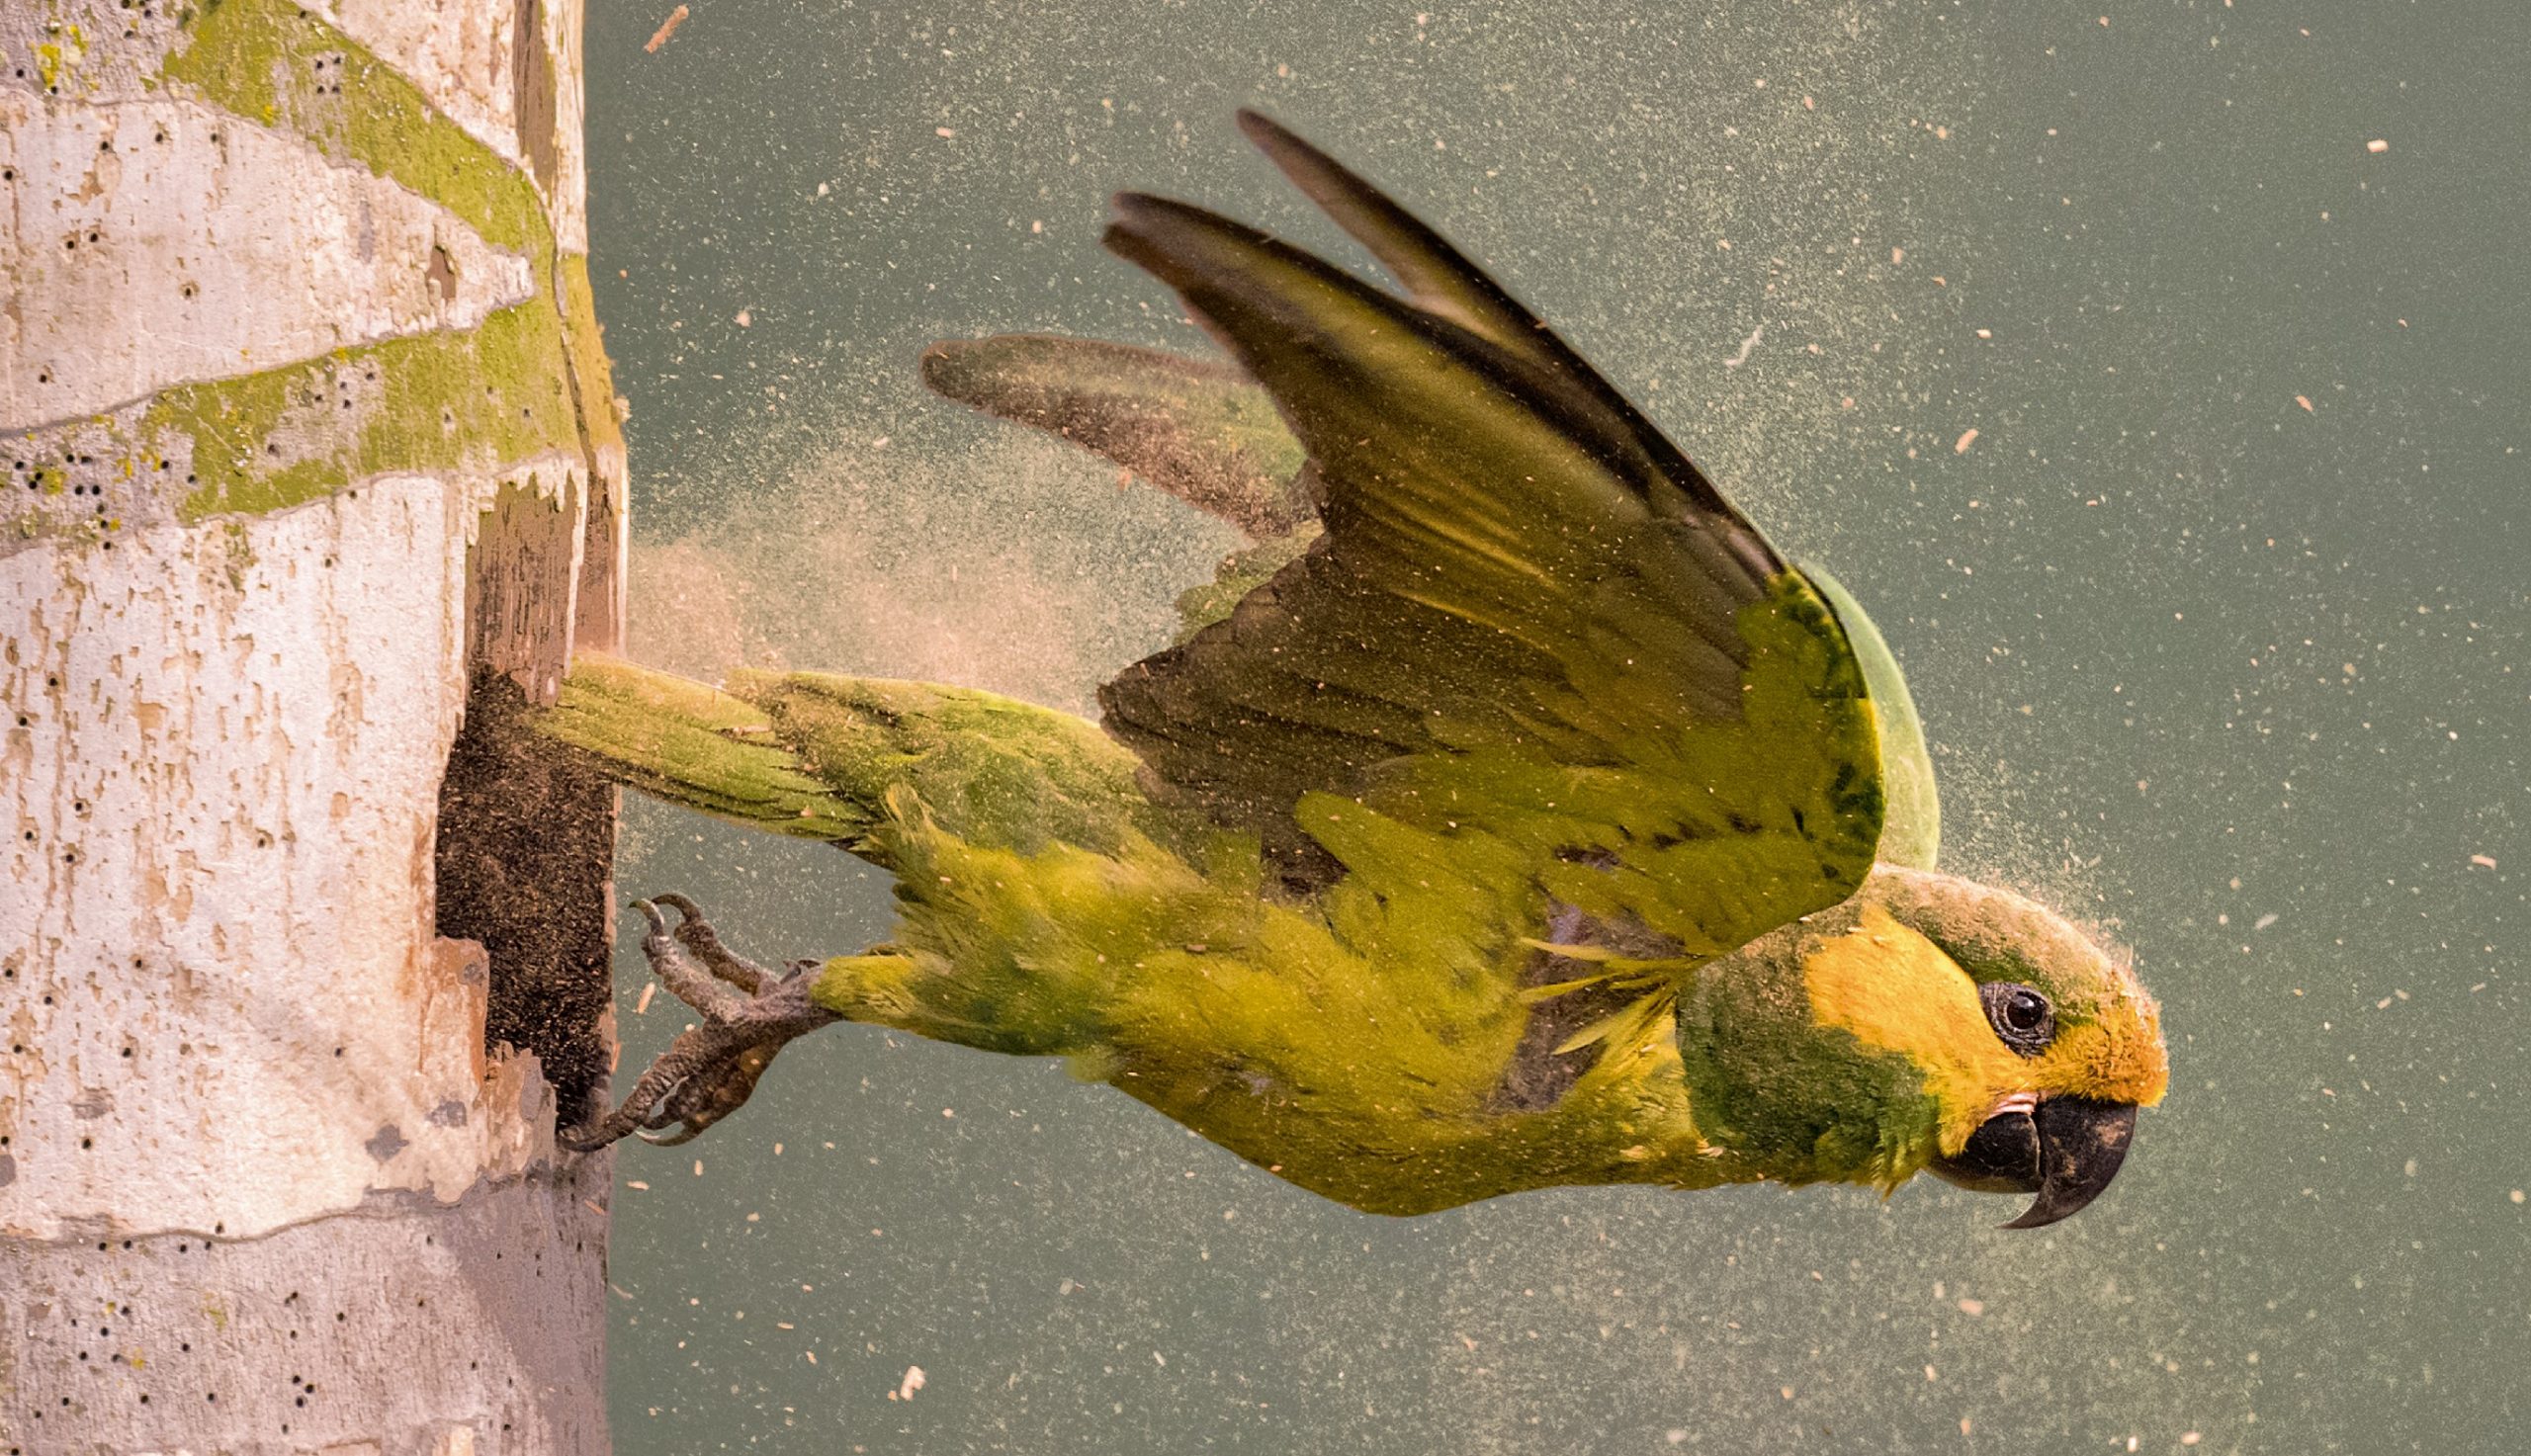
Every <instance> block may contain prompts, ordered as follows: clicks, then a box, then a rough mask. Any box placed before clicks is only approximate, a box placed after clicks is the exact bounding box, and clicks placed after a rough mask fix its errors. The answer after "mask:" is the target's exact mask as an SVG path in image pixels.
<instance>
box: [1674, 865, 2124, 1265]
mask: <svg viewBox="0 0 2531 1456" xmlns="http://www.w3.org/2000/svg"><path fill="white" fill-rule="evenodd" d="M1679 1030H1680V1051H1681V1055H1682V1062H1683V1064H1684V1067H1685V1070H1686V1071H1687V1074H1688V1079H1689V1082H1690V1088H1691V1093H1692V1098H1693V1104H1694V1106H1695V1109H1696V1118H1697V1122H1698V1125H1699V1128H1700V1130H1701V1132H1702V1133H1703V1134H1704V1136H1706V1137H1707V1138H1708V1139H1709V1140H1710V1141H1713V1142H1715V1143H1716V1144H1718V1145H1720V1146H1722V1147H1724V1148H1727V1149H1730V1150H1731V1151H1734V1152H1737V1153H1739V1154H1741V1155H1742V1156H1749V1157H1752V1158H1753V1159H1755V1160H1757V1161H1758V1162H1759V1164H1760V1166H1761V1167H1762V1168H1764V1169H1765V1170H1766V1171H1767V1172H1768V1173H1769V1175H1771V1176H1777V1177H1782V1178H1785V1179H1787V1180H1788V1181H1793V1182H1804V1181H1812V1180H1818V1179H1832V1178H1833V1179H1842V1180H1849V1181H1856V1182H1869V1183H1875V1184H1877V1185H1879V1186H1881V1187H1882V1188H1884V1189H1886V1188H1894V1187H1896V1186H1897V1185H1898V1184H1899V1183H1900V1182H1903V1181H1904V1180H1906V1179H1907V1178H1908V1177H1910V1176H1912V1175H1914V1174H1915V1173H1917V1172H1919V1171H1923V1170H1931V1171H1932V1172H1934V1173H1935V1174H1936V1175H1937V1176H1940V1177H1943V1178H1946V1179H1948V1180H1950V1181H1951V1182H1954V1183H1958V1184H1960V1185H1961V1186H1963V1187H1967V1188H1975V1189H1980V1190H1984V1191H1992V1192H2015V1193H2033V1194H2037V1195H2038V1201H2037V1202H2035V1203H2034V1204H2032V1206H2031V1207H2030V1209H2029V1211H2028V1212H2026V1213H2024V1214H2023V1215H2022V1216H2021V1217H2020V1218H2018V1219H2015V1220H2013V1222H2012V1223H2011V1224H2009V1225H2007V1226H2006V1227H2009V1228H2017V1229H2029V1228H2037V1227H2039V1226H2041V1225H2044V1224H2052V1223H2054V1222H2056V1221H2057V1220H2058V1219H2062V1218H2064V1217H2066V1216H2067V1215H2069V1214H2072V1213H2073V1212H2075V1211H2076V1210H2078V1209H2080V1208H2082V1207H2083V1206H2084V1205H2085V1204H2088V1203H2090V1202H2091V1201H2092V1200H2093V1199H2094V1198H2096V1197H2098V1196H2099V1195H2100V1192H2101V1190H2102V1189H2104V1188H2106V1187H2108V1186H2109V1181H2110V1179H2111V1177H2113V1176H2114V1175H2115V1174H2116V1173H2117V1171H2118V1168H2119V1164H2120V1163H2121V1162H2123V1161H2124V1160H2125V1158H2126V1156H2127V1146H2128V1142H2129V1140H2130V1138H2131V1137H2132V1136H2133V1135H2134V1133H2135V1129H2136V1112H2137V1109H2138V1108H2139V1107H2149V1106H2151V1105H2153V1104H2154V1103H2156V1102H2159V1101H2160V1100H2161V1097H2162V1092H2163V1090H2164V1088H2165V1087H2166V1086H2167V1085H2168V1083H2169V1080H2170V1065H2169V1058H2168V1054H2167V1053H2166V1052H2165V1051H2164V1049H2163V1045H2162V1033H2161V1010H2160V1007H2159V1006H2158V1005H2157V1004H2156V1003H2155V1002H2154V1000H2153V998H2152V996H2151V995H2150V994H2149V993H2147V992H2146V991H2145V989H2144V987H2143V986H2142V985H2140V984H2139V983H2138V981H2137V979H2136V975H2135V972H2134V971H2133V970H2132V969H2131V968H2130V967H2129V966H2128V965H2127V963H2126V961H2125V959H2124V957H2123V956H2121V955H2117V954H2113V953H2112V952H2111V951H2109V950H2106V949H2104V948H2103V947H2102V946H2101V945H2099V944H2098V943H2097V942H2095V941H2094V940H2093V939H2092V938H2091V937H2089V936H2087V935H2085V934H2084V933H2083V932H2082V931H2081V930H2079V929H2077V928H2076V927H2075V926H2073V925H2072V924H2071V923H2069V922H2067V921H2066V920H2065V919H2064V918H2063V917H2061V916H2059V915H2057V914H2055V913H2054V912H2052V911H2051V910H2049V909H2048V908H2046V907H2045V906H2043V905H2040V904H2038V903H2035V902H2034V901H2032V900H2029V899H2024V898H2023V897H2021V896H2018V895H2015V894H2013V893H2011V892H2009V891H2004V890H1997V889H1994V888H1992V887H1988V886H1983V885H1978V884H1975V883H1974V882H1971V881H1967V880H1961V879H1957V878H1954V877H1952V876H1949V875H1939V874H1933V873H1929V872H1924V871H1917V870H1906V869H1898V868H1894V867H1891V866H1887V865H1883V866H1881V867H1879V868H1877V869H1876V870H1875V871H1874V872H1873V874H1872V877H1871V879H1870V880H1869V881H1867V882H1866V884H1865V886H1864V888H1863V889H1862V891H1860V892H1859V893H1857V894H1856V895H1855V896H1854V897H1853V898H1852V899H1848V900H1847V901H1846V902H1845V903H1844V904H1841V905H1838V906H1837V907H1835V908H1834V909H1831V910H1825V911H1822V912H1820V913H1818V914H1815V915H1812V916H1809V917H1808V918H1807V919H1806V920H1804V921H1802V922H1798V923H1796V924H1793V925H1789V926H1786V927H1784V928H1783V929H1781V930H1778V931H1776V932H1774V933H1773V934H1771V935H1769V936H1766V937H1764V938H1762V939H1761V940H1759V941H1757V942H1754V943H1752V944H1751V945H1750V946H1748V947H1745V948H1744V949H1742V950H1741V951H1740V952H1738V953H1736V954H1735V955H1733V956H1730V957H1726V958H1725V959H1723V960H1721V961H1717V962H1714V963H1711V964H1710V965H1708V966H1706V967H1705V968H1704V969H1703V970H1702V972H1701V973H1700V974H1699V975H1698V977H1697V979H1696V982H1695V984H1694V985H1692V986H1690V987H1687V988H1686V989H1685V990H1684V992H1683V994H1682V996H1681V999H1680V1017H1679Z"/></svg>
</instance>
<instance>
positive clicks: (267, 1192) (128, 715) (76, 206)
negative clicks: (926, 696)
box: [0, 0, 624, 1456]
mask: <svg viewBox="0 0 2531 1456" xmlns="http://www.w3.org/2000/svg"><path fill="white" fill-rule="evenodd" d="M579 34H580V5H579V0H434V3H419V4H417V3H406V0H336V3H331V4H325V3H305V4H290V3H282V0H192V3H184V4H178V3H168V0H153V3H147V4H142V3H137V0H132V3H125V0H0V471H4V472H0V490H5V492H6V498H5V500H0V829H5V832H6V834H7V840H6V847H5V851H0V1456H35V1453H44V1456H52V1453H56V1452H59V1453H82V1456H85V1453H90V1452H144V1451H163V1452H175V1451H187V1452H194V1453H203V1456H208V1453H212V1452H233V1453H263V1452H317V1451H323V1452H376V1453H380V1456H387V1453H401V1452H430V1453H446V1456H456V1453H478V1456H488V1453H495V1452H500V1453H508V1452H572V1453H582V1452H600V1451H603V1450H604V1449H605V1446H606V1429H605V1412H604V1399H603V1391H604V1369H605V1361H604V1344H603V1334H604V1328H605V1312H604V1308H603V1303H604V1300H605V1297H606V1294H605V1273H604V1257H605V1246H604V1233H605V1214H604V1205H605V1201H606V1198H607V1195H608V1188H609V1178H608V1176H607V1168H606V1164H605V1160H604V1159H603V1158H600V1159H574V1158H567V1157H562V1156H558V1155H557V1153H556V1150H555V1145H554V1125H555V1120H556V1117H557V1115H558V1112H559V1113H560V1114H561V1115H562V1116H564V1117H565V1118H566V1119H569V1118H571V1117H573V1116H576V1115H577V1114H578V1112H579V1110H580V1104H582V1103H583V1102H585V1101H586V1099H588V1098H589V1097H591V1096H593V1095H596V1094H598V1093H599V1092H601V1091H602V1089H603V1085H604V1077H605V1072H606V1066H605V1058H606V1052H607V1049H608V1046H609V1037H610V1035H611V1030H610V1028H609V1027H608V1025H607V1024H606V1021H605V1016H606V1009H605V1008H606V989H605V969H606V963H605V943H606V936H607V934H608V932H609V929H610V926H609V924H608V911H607V896H608V887H607V884H606V878H605V877H606V856H607V853H608V845H609V842H610V839H611V833H612V823H613V798H612V794H611V792H610V791H607V790H605V789H604V788H603V787H602V786H597V785H593V784H589V783H586V782H582V781H578V780H575V779H572V778H571V777H570V775H569V774H568V773H567V771H564V770H561V769H558V768H556V767H554V766H553V765H551V764H548V763H545V762H543V761H542V760H539V759H536V758H535V757H534V756H533V755H532V754H530V753H528V752H526V751H525V750H524V749H522V748H520V747H519V746H518V744H517V742H516V740H515V736H514V735H513V734H511V733H510V732H509V730H508V728H507V725H508V724H509V723H511V722H512V721H513V720H514V718H515V716H516V713H517V711H518V710H519V708H520V707H521V706H522V705H525V704H528V703H532V702H534V701H536V700H539V699H541V698H544V697H546V696H548V695H550V694H551V693H552V691H553V690H554V686H555V684H556V681H557V680H558V679H559V677H560V674H561V672H562V670H563V668H564V665H565V663H566V662H567V656H568V653H569V651H570V649H571V645H572V642H573V636H574V633H575V632H576V633H577V634H578V636H579V639H580V640H581V641H583V642H590V643H592V644H596V645H613V644H614V643H615V642H617V641H618V640H619V637H620V627H621V612H622V607H621V586H620V581H621V569H620V564H619V563H620V560H621V552H622V540H621V537H622V522H623V515H624V512H623V486H624V460H623V443H622V438H621V436H620V434H619V433H618V431H617V427H616V419H617V415H616V409H617V405H616V401H615V398H614V395H613V390H612V385H611V384H610V383H609V381H608V379H607V374H606V368H605V358H604V353H603V350H602V349H601V348H600V345H599V341H598V337H597V328H596V323H595V319H594V317H593V315H592V313H591V309H590V301H589V291H588V273H587V265H586V257H585V252H586V246H587V243H586V230H585V222H584V217H583V209H582V190H583V187H584V179H585V172H584V170H583V167H582V164H581V156H582V153H581V141H580V114H581V106H580V82H579V77H580V56H579ZM521 887H525V889H522V888H521ZM531 892H532V893H531ZM487 1023H488V1025H489V1028H490V1029H489V1032H488V1034H487Z"/></svg>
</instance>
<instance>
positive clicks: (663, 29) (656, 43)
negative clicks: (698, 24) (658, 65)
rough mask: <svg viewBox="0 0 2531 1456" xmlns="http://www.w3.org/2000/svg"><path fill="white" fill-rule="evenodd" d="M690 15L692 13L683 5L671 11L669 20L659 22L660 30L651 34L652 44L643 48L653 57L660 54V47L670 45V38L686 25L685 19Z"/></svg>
mask: <svg viewBox="0 0 2531 1456" xmlns="http://www.w3.org/2000/svg"><path fill="white" fill-rule="evenodd" d="M688 14H690V12H689V11H687V10H686V8H685V7H684V6H682V5H680V6H678V7H677V8H676V9H674V10H671V11H669V12H668V18H667V19H666V20H663V21H661V22H659V28H658V29H657V30H655V31H653V32H652V33H651V40H650V43H648V44H646V45H644V46H643V47H642V48H643V49H644V50H647V51H649V52H650V53H651V54H653V55H656V54H658V53H659V47H660V46H662V45H665V44H666V43H668V37H670V36H673V35H675V34H676V28H677V27H679V26H681V25H684V24H685V18H686V16H687V15H688Z"/></svg>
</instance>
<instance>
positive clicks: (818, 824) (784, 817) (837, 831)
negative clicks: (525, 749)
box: [536, 652, 878, 856]
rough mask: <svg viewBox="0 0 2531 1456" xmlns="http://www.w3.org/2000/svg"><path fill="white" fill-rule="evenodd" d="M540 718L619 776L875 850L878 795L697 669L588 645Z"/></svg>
mask: <svg viewBox="0 0 2531 1456" xmlns="http://www.w3.org/2000/svg"><path fill="white" fill-rule="evenodd" d="M536 727H537V730H538V731H539V732H542V733H543V734H545V735H546V736H547V737H549V738H553V739H555V740H556V741H558V742H561V743H565V744H568V745H569V746H570V747H572V748H575V749H577V750H579V751H580V752H581V753H583V754H586V755H588V756H589V757H590V758H592V759H594V760H596V766H597V768H598V771H599V772H600V773H602V774H604V775H605V776H606V777H608V778H610V779H613V780H615V781H617V782H618V783H622V784H627V785H630V786H631V787H633V788H636V789H640V790H642V791H643V792H644V793H646V794H652V795H655V796H656V797H658V798H661V799H664V800H667V801H668V802H669V803H671V804H679V805H683V806H685V807H686V808H688V809H694V810H699V811H701V812H702V813H704V814H712V815H714V816H715V817H718V818H724V819H729V820H731V821H733V822H736V823H740V824H743V825H745V826H747V827H748V828H754V829H766V830H770V831H772V832H774V833H778V834H791V835H796V836H799V837H801V838H805V839H823V840H826V841H828V842H829V843H834V844H840V845H842V846H843V847H845V848H847V849H850V850H852V851H853V852H854V853H856V854H862V855H865V856H870V855H872V854H873V853H874V848H875V847H874V846H872V845H871V844H870V843H869V831H870V828H871V826H872V822H873V820H874V818H875V817H876V815H877V813H878V808H877V806H876V805H875V804H869V803H861V802H856V801H855V800H854V799H853V798H851V797H849V796H848V795H846V794H843V793H838V792H837V788H836V786H835V785H833V784H831V783H829V782H828V781H827V780H825V779H822V778H820V777H819V776H818V775H817V774H816V773H815V772H814V771H812V769H811V768H810V766H809V765H808V763H807V762H806V761H804V760H803V759H802V758H801V756H800V755H799V753H798V752H797V751H796V750H795V749H794V748H793V746H792V745H791V744H789V743H787V742H785V741H784V740H783V738H782V737H781V735H780V734H779V732H778V729H777V727H776V724H775V722H774V716H773V715H772V714H770V713H768V712H766V711H765V709H764V708H763V707H760V706H758V705H757V704H755V703H751V702H748V701H747V700H745V699H743V698H740V697H736V696H733V695H732V694H729V693H725V692H723V691H721V690H720V689H718V688H714V687H708V686H706V685H704V684H702V683H699V682H695V681H693V680H692V679H690V678H682V677H678V676H675V675H674V674H672V673H666V672H659V671H655V670H654V669H652V668H648V667H642V666H638V665H636V664H634V663H631V662H627V661H625V660H624V659H623V658H620V657H610V656H606V655H604V654H602V653H595V652H582V653H579V654H578V655H576V656H575V657H574V658H573V659H572V662H571V671H570V675H569V676H567V677H566V678H565V679H564V680H563V691H562V694H561V696H560V697H559V698H558V699H557V701H556V702H555V704H554V707H553V708H552V709H551V710H550V711H548V712H546V713H544V714H542V715H540V716H539V717H538V719H537V720H536Z"/></svg>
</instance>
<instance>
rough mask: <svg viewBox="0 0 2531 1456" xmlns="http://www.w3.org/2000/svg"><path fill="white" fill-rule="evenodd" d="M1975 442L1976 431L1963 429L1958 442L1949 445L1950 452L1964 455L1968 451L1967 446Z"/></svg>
mask: <svg viewBox="0 0 2531 1456" xmlns="http://www.w3.org/2000/svg"><path fill="white" fill-rule="evenodd" d="M1976 443H1977V432H1976V431H1975V430H1973V429H1972V430H1967V431H1964V432H1963V433H1962V435H1961V437H1960V440H1959V443H1957V444H1955V445H1953V446H1952V447H1951V453H1952V454H1954V455H1966V454H1967V453H1968V447H1969V446H1971V445H1974V444H1976Z"/></svg>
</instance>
